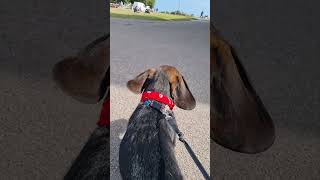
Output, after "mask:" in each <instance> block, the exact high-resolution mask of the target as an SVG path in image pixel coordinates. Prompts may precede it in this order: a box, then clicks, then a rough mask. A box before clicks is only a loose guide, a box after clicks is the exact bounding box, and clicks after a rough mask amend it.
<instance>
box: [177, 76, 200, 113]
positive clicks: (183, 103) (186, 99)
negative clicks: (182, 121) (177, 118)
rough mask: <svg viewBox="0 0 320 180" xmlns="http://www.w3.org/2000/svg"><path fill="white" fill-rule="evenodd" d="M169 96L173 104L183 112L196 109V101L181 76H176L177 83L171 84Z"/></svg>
mask: <svg viewBox="0 0 320 180" xmlns="http://www.w3.org/2000/svg"><path fill="white" fill-rule="evenodd" d="M171 95H172V97H173V99H174V102H175V104H176V105H177V106H178V107H179V108H181V109H184V110H192V109H194V108H195V107H196V100H195V99H194V97H193V95H192V93H191V91H190V90H189V87H188V84H187V83H186V81H185V80H184V78H183V76H182V75H180V74H179V75H178V76H177V81H176V82H174V83H171Z"/></svg>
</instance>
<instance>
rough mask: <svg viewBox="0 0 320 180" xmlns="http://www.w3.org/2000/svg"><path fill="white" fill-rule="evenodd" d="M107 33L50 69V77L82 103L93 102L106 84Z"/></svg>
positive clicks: (99, 96)
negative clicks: (51, 73) (51, 74)
mask: <svg viewBox="0 0 320 180" xmlns="http://www.w3.org/2000/svg"><path fill="white" fill-rule="evenodd" d="M109 49H110V48H109V35H105V36H103V37H101V38H99V39H97V40H95V41H93V42H92V43H90V44H89V45H88V46H87V47H86V48H85V49H84V50H83V51H81V52H80V53H79V54H78V55H77V56H75V57H69V58H65V59H64V60H62V61H60V62H58V63H57V64H56V65H55V66H54V68H53V78H54V80H55V82H56V83H57V84H58V85H59V87H60V88H61V89H62V90H63V91H64V92H65V93H66V94H68V95H70V96H71V97H73V98H75V99H76V100H78V101H80V102H84V103H97V102H98V101H99V100H101V99H102V97H103V96H104V94H105V92H106V91H107V89H108V87H109V71H108V69H109V64H110V57H109Z"/></svg>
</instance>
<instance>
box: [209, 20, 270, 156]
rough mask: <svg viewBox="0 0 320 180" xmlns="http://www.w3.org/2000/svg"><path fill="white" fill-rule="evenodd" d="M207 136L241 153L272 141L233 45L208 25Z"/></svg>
mask: <svg viewBox="0 0 320 180" xmlns="http://www.w3.org/2000/svg"><path fill="white" fill-rule="evenodd" d="M210 66H211V108H210V109H211V112H210V116H211V138H212V139H213V140H215V141H216V142H217V143H218V144H220V145H222V146H224V147H226V148H229V149H232V150H234V151H238V152H243V153H258V152H262V151H264V150H266V149H268V148H269V147H270V146H271V145H272V144H273V142H274V139H275V130H274V125H273V122H272V119H271V117H270V115H269V114H268V112H267V110H266V108H265V107H264V105H263V104H262V101H261V100H260V98H259V96H258V95H257V93H256V92H255V90H254V88H253V86H252V85H251V83H250V81H249V79H248V76H247V73H246V71H245V69H244V68H243V65H242V64H241V62H240V60H239V58H238V56H237V54H236V52H235V50H234V48H232V46H231V45H230V44H229V43H227V42H226V41H225V40H224V39H222V38H221V36H220V35H219V34H218V32H217V30H216V29H214V27H213V26H212V27H211V62H210Z"/></svg>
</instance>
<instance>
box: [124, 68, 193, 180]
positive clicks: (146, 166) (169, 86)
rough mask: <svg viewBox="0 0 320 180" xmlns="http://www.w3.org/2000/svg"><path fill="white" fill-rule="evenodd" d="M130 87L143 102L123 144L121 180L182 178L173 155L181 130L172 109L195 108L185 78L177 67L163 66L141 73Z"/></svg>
mask: <svg viewBox="0 0 320 180" xmlns="http://www.w3.org/2000/svg"><path fill="white" fill-rule="evenodd" d="M127 87H128V89H129V90H130V91H132V92H133V93H135V94H140V93H142V99H141V102H140V103H139V104H138V106H137V108H136V109H135V111H134V112H133V114H132V115H131V117H130V119H129V122H128V126H127V130H126V133H125V135H124V137H123V139H122V141H121V143H120V150H119V167H120V174H121V176H122V178H123V179H124V180H130V179H150V180H151V179H175V180H179V179H183V176H182V174H181V171H180V169H179V167H178V164H177V160H176V157H175V154H174V146H175V138H176V132H177V131H176V130H177V129H178V127H177V124H176V120H175V118H174V114H173V112H172V108H173V106H174V104H175V105H176V106H177V107H179V108H181V109H184V110H192V109H193V108H195V106H196V101H195V99H194V97H193V95H192V94H191V92H190V90H189V87H188V85H187V83H186V81H185V80H184V78H183V76H182V75H181V73H180V72H179V71H178V70H177V69H176V68H174V67H171V66H167V65H164V66H160V67H159V68H158V69H154V68H151V69H148V70H146V71H145V72H143V73H141V74H139V75H138V76H137V77H136V78H134V79H133V80H130V81H128V83H127ZM159 98H160V99H159ZM164 109H166V110H164ZM167 117H169V118H167Z"/></svg>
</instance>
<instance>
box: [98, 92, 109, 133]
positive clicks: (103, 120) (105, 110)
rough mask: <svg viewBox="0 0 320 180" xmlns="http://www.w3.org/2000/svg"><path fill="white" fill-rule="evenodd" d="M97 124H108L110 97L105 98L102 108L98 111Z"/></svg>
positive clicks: (107, 125) (106, 125)
mask: <svg viewBox="0 0 320 180" xmlns="http://www.w3.org/2000/svg"><path fill="white" fill-rule="evenodd" d="M97 124H98V125H99V126H105V127H109V126H110V99H109V98H106V99H105V100H104V102H103V105H102V110H101V113H100V119H99V121H98V123H97Z"/></svg>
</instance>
